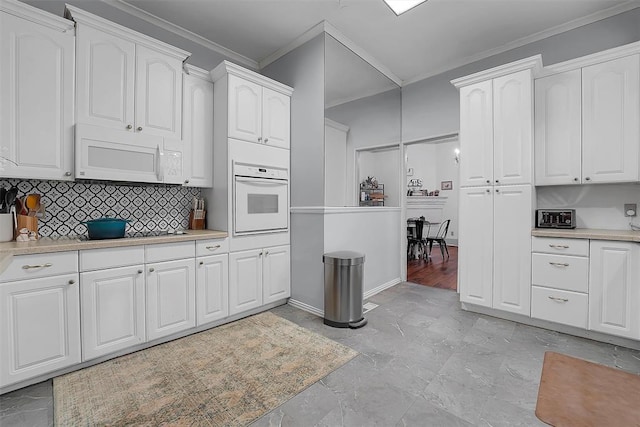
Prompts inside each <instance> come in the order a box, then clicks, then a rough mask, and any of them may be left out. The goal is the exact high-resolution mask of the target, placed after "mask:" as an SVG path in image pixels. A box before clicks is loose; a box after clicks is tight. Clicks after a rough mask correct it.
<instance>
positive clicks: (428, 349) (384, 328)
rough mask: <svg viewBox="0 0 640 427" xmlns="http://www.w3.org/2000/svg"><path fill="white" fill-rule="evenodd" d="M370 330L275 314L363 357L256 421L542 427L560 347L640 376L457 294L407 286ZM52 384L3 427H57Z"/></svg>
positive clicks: (637, 363)
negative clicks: (541, 397)
mask: <svg viewBox="0 0 640 427" xmlns="http://www.w3.org/2000/svg"><path fill="white" fill-rule="evenodd" d="M371 301H372V302H374V303H376V304H379V307H376V308H375V309H373V310H372V311H370V312H369V313H367V318H368V320H369V324H368V325H367V326H365V327H364V328H362V329H358V330H344V329H335V328H330V327H327V326H325V325H323V323H322V319H321V318H318V317H316V316H314V315H311V314H309V313H306V312H303V311H300V310H298V309H296V308H293V307H291V306H288V305H285V306H281V307H278V308H276V309H274V310H273V312H274V313H276V314H278V315H280V316H282V317H284V318H287V319H289V320H291V321H293V322H295V323H297V324H299V325H301V326H303V327H306V328H308V329H311V330H313V331H316V332H318V333H321V334H323V335H325V336H327V337H329V338H332V339H334V340H336V341H338V342H341V343H343V344H345V345H347V346H350V347H352V348H354V349H356V350H358V351H359V352H360V355H359V356H357V357H355V358H354V359H353V360H351V361H350V362H349V363H347V364H346V365H344V366H342V367H341V368H339V369H337V370H336V371H334V372H332V373H331V374H329V375H328V376H327V377H325V378H324V379H322V380H321V381H319V382H317V383H315V384H313V385H312V386H311V387H309V388H307V389H306V390H305V391H303V392H302V393H300V394H298V395H297V396H295V397H294V398H292V399H291V400H289V401H288V402H286V403H285V404H283V405H281V406H280V407H278V408H276V409H274V410H273V411H271V412H270V413H268V414H266V415H265V416H263V417H262V418H260V419H259V420H257V421H256V422H255V423H253V426H254V427H261V426H296V427H297V426H376V425H379V426H427V425H428V426H469V425H479V426H496V427H497V426H535V425H544V424H542V423H541V422H540V421H538V420H537V419H536V417H535V414H534V409H535V403H536V396H537V392H538V382H539V380H540V371H541V368H542V359H543V356H544V352H545V351H547V350H552V351H557V352H561V353H565V354H569V355H573V356H577V357H581V358H584V359H588V360H591V361H594V362H598V363H603V364H606V365H609V366H615V367H619V368H621V369H624V370H626V371H630V372H634V373H638V374H640V351H634V350H629V349H626V348H622V347H616V346H613V345H609V344H603V343H598V342H595V341H590V340H586V339H582V338H576V337H572V336H568V335H564V334H561V333H558V332H552V331H547V330H544V329H539V328H534V327H530V326H524V325H521V324H517V323H513V322H509V321H506V320H501V319H496V318H492V317H488V316H483V315H478V314H474V313H468V312H465V311H462V310H461V309H460V308H459V302H458V295H457V294H456V293H455V292H452V291H448V290H442V289H436V288H429V287H424V286H420V285H414V284H410V283H403V284H400V285H397V286H395V287H393V288H391V289H388V290H386V291H384V292H382V293H380V294H378V295H376V296H374V297H372V298H371ZM52 402H53V397H52V387H51V381H46V382H44V383H41V384H37V385H34V386H31V387H27V388H24V389H22V390H18V391H15V392H13V393H8V394H5V395H3V396H0V425H2V426H3V427H4V426H47V425H52V416H53V407H52V406H53V403H52Z"/></svg>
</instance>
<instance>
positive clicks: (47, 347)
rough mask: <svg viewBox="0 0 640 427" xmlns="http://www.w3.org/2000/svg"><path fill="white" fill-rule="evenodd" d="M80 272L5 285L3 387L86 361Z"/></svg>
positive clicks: (0, 323) (0, 288)
mask: <svg viewBox="0 0 640 427" xmlns="http://www.w3.org/2000/svg"><path fill="white" fill-rule="evenodd" d="M79 289H80V287H79V285H78V274H77V273H74V274H65V275H60V276H53V277H45V278H40V279H28V280H20V281H15V282H7V283H3V284H1V285H0V303H2V307H1V309H0V387H4V386H7V385H10V384H14V383H17V382H20V381H24V380H27V379H29V378H33V377H36V376H38V375H43V374H47V373H49V372H52V371H55V370H56V369H60V368H65V367H67V366H71V365H74V364H76V363H80V296H79Z"/></svg>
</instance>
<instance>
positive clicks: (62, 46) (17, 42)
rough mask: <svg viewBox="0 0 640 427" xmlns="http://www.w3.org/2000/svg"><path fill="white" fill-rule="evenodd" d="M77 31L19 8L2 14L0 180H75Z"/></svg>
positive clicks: (8, 7)
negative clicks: (74, 97) (75, 38)
mask: <svg viewBox="0 0 640 427" xmlns="http://www.w3.org/2000/svg"><path fill="white" fill-rule="evenodd" d="M74 57H75V53H74V29H73V24H72V23H70V22H69V21H66V20H65V19H62V18H58V17H55V16H53V15H49V14H47V13H45V12H42V11H39V10H37V9H35V8H33V7H31V6H28V5H25V4H23V3H20V2H6V3H5V2H3V3H2V11H0V58H1V59H0V176H2V177H3V178H28V179H53V180H71V179H73V124H74V116H73V114H74V112H73V109H74V99H73V93H74V92H73V66H74Z"/></svg>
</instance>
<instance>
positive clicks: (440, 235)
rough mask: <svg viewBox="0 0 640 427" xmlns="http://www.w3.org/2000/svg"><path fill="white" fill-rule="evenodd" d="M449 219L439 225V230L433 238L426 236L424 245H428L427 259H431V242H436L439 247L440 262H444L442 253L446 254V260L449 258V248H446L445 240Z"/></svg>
mask: <svg viewBox="0 0 640 427" xmlns="http://www.w3.org/2000/svg"><path fill="white" fill-rule="evenodd" d="M450 222H451V220H450V219H448V220H446V221H444V222H443V223H442V224H440V228H439V229H438V232H437V233H436V235H435V236H433V237H430V236H427V238H426V243H427V245H429V258H431V249H432V248H433V242H436V243H437V244H438V246H439V247H440V253H441V254H442V260H444V253H445V251H446V252H447V259H448V258H449V248H447V241H446V240H445V239H446V237H447V233H448V232H449V223H450Z"/></svg>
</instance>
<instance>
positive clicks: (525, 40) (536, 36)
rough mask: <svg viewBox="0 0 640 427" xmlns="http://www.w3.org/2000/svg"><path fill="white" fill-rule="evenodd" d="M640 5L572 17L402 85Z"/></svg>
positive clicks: (627, 4) (631, 3)
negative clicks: (570, 19)
mask: <svg viewBox="0 0 640 427" xmlns="http://www.w3.org/2000/svg"><path fill="white" fill-rule="evenodd" d="M639 7H640V3H638V1H637V0H630V1H627V2H625V3H622V4H619V5H617V6H613V7H610V8H608V9H604V10H600V11H598V12H595V13H592V14H591V15H587V16H584V17H582V18H578V19H574V20H573V21H569V22H565V23H563V24H560V25H557V26H555V27H552V28H549V29H546V30H543V31H540V32H538V33H535V34H532V35H530V36H526V37H522V38H520V39H517V40H514V41H512V42H509V43H507V44H504V45H502V46H500V47H496V48H494V49H489V50H485V51H483V52H480V53H478V54H475V55H471V56H467V57H466V58H462V59H460V60H458V61H453V62H450V63H448V64H446V65H444V66H442V67H438V68H436V69H434V70H431V71H428V72H426V73H423V74H419V75H417V76H415V77H412V78H410V79H407V80H405V81H404V82H403V84H402V86H408V85H410V84H412V83H416V82H419V81H421V80H424V79H428V78H429V77H433V76H437V75H438V74H442V73H445V72H447V71H451V70H455V69H456V68H459V67H463V66H465V65H469V64H472V63H474V62H477V61H481V60H483V59H486V58H489V57H491V56H494V55H498V54H500V53H504V52H507V51H509V50H512V49H516V48H518V47H521V46H524V45H527V44H530V43H534V42H537V41H540V40H544V39H546V38H548V37H551V36H555V35H558V34H561V33H564V32H567V31H570V30H573V29H576V28H579V27H582V26H584V25H588V24H592V23H594V22H597V21H601V20H603V19H606V18H610V17H612V16H614V15H618V14H620V13H624V12H628V11H630V10H633V9H637V8H639Z"/></svg>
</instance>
